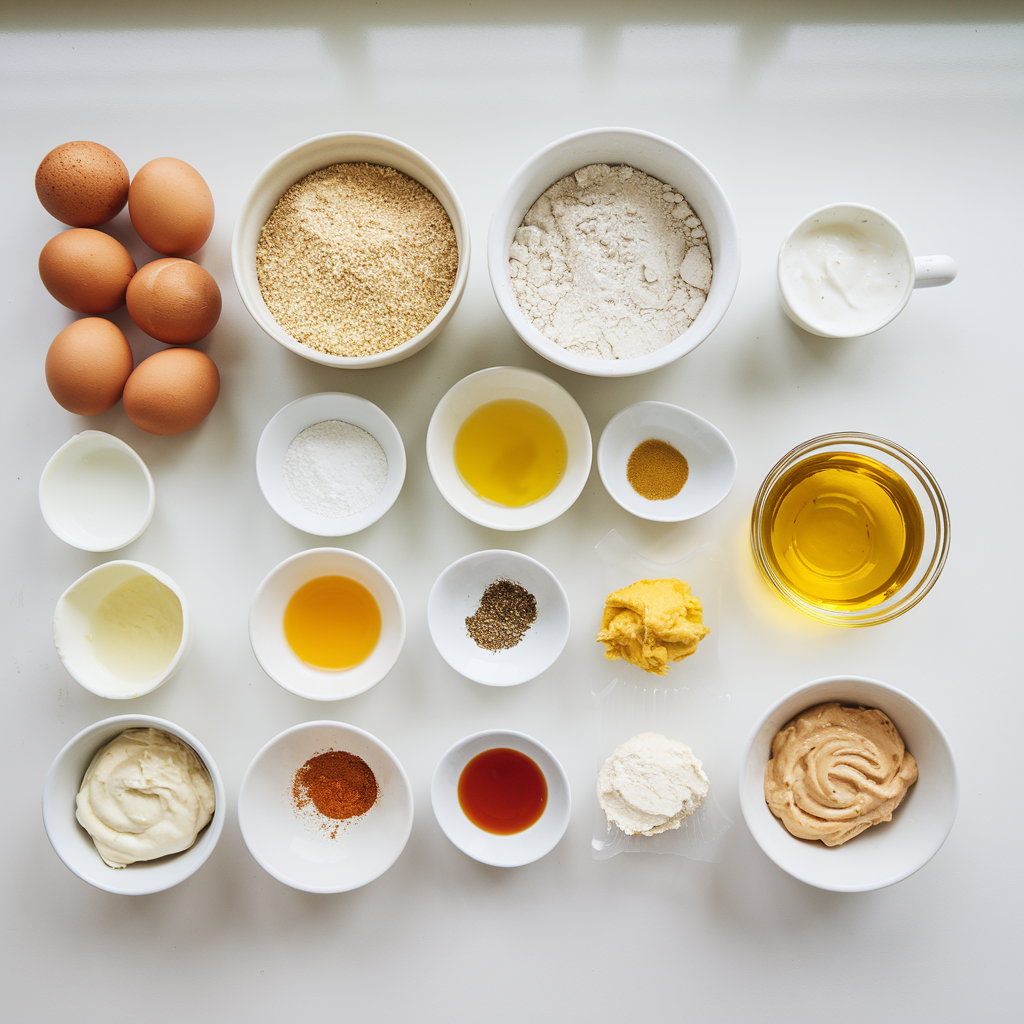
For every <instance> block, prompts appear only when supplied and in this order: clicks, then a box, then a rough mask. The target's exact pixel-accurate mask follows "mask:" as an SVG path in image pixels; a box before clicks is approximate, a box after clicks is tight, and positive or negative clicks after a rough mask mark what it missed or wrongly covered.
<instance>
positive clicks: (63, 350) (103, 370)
mask: <svg viewBox="0 0 1024 1024" xmlns="http://www.w3.org/2000/svg"><path fill="white" fill-rule="evenodd" d="M131 372H132V350H131V347H130V346H129V344H128V340H127V339H126V338H125V336H124V335H123V334H122V333H121V332H120V330H118V328H117V327H115V326H114V324H112V323H111V322H110V321H109V320H104V319H103V318H102V317H97V316H93V317H86V318H85V319H84V320H76V321H75V322H74V323H73V324H69V325H68V326H67V327H65V328H64V330H63V331H61V332H60V334H58V335H57V337H56V338H54V339H53V342H52V343H51V345H50V349H49V351H48V352H47V353H46V383H47V386H48V387H49V389H50V394H51V395H53V397H54V398H55V399H57V401H58V402H59V403H60V404H61V405H62V406H64V408H65V409H67V410H68V412H73V413H76V414H77V415H79V416H96V415H98V414H99V413H101V412H106V411H107V410H108V409H109V408H111V407H112V406H114V405H116V404H117V401H118V399H120V397H121V392H122V391H123V390H124V385H125V381H127V380H128V377H129V375H130V374H131Z"/></svg>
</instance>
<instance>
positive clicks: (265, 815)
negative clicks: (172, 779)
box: [238, 722, 413, 892]
mask: <svg viewBox="0 0 1024 1024" xmlns="http://www.w3.org/2000/svg"><path fill="white" fill-rule="evenodd" d="M328 750H343V751H346V752H347V753H350V754H355V755H356V756H357V757H361V758H362V759H363V760H364V761H365V762H366V763H367V765H369V767H370V770H371V771H372V772H373V774H374V776H375V778H376V779H377V786H378V796H377V802H376V803H375V804H374V805H373V806H372V807H371V808H370V809H369V810H368V811H367V812H366V813H365V814H363V815H362V816H360V817H358V818H352V819H349V820H348V821H342V822H339V823H338V828H337V830H334V829H333V827H329V828H324V827H322V825H323V823H325V822H329V821H330V819H326V818H323V819H321V820H320V821H317V820H316V819H315V817H314V819H313V821H312V822H311V817H312V816H311V814H310V813H308V812H299V811H298V810H297V808H296V807H295V803H294V800H293V798H292V785H293V782H294V779H295V773H296V772H297V771H298V770H299V769H300V768H301V767H302V766H303V765H304V764H305V763H306V761H308V760H309V759H310V758H311V757H313V756H315V755H316V754H322V753H324V752H326V751H328ZM412 818H413V802H412V789H411V787H410V785H409V777H408V776H407V775H406V774H405V769H404V768H402V766H401V764H400V763H399V761H398V758H396V757H395V755H394V754H393V753H392V752H391V751H390V750H389V749H388V748H387V747H386V746H385V745H384V744H383V743H381V741H380V740H379V739H377V737H376V736H371V735H370V733H368V732H364V731H363V730H362V729H357V728H356V727H355V726H354V725H344V724H343V723H341V722H305V723H303V724H302V725H296V726H293V727H292V728H291V729H286V730H285V731H284V732H283V733H281V734H280V735H279V736H275V737H274V738H273V739H272V740H271V741H270V742H269V743H268V744H267V745H266V746H265V747H263V749H262V750H261V751H260V752H259V753H258V754H257V755H256V756H255V757H254V758H253V760H252V764H250V765H249V767H248V769H247V770H246V773H245V776H244V777H243V778H242V786H241V789H240V790H239V792H238V825H239V828H240V829H241V830H242V838H243V839H244V840H245V845H246V846H247V847H248V848H249V852H250V853H251V854H252V856H253V858H254V859H255V860H256V863H257V864H259V865H260V867H261V868H263V870H264V871H266V872H267V873H268V874H270V875H272V876H273V877H274V878H276V879H277V880H278V881H279V882H284V884H285V885H290V886H291V887H292V888H293V889H301V890H303V891H304V892H347V891H348V890H349V889H358V888H359V887H360V886H361V885H366V884H367V883H368V882H372V881H373V880H374V879H375V878H378V877H379V876H380V875H383V874H384V872H385V871H387V869H388V868H389V867H391V865H392V864H394V863H395V861H396V860H398V858H399V856H400V855H401V853H402V851H403V850H404V849H405V844H406V842H408V839H409V833H410V832H411V831H412ZM332 832H335V834H334V835H333V836H332V835H331V833H332Z"/></svg>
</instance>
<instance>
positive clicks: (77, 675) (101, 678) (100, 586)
mask: <svg viewBox="0 0 1024 1024" xmlns="http://www.w3.org/2000/svg"><path fill="white" fill-rule="evenodd" d="M147 576H148V577H152V579H154V580H156V581H157V582H158V583H161V584H163V586H164V587H166V588H167V590H169V591H170V592H171V595H173V597H172V598H168V602H167V603H168V614H169V615H171V616H176V612H177V609H176V608H175V606H174V602H175V600H176V601H177V605H178V606H180V613H181V639H180V641H179V642H178V644H177V647H176V648H175V649H173V653H170V652H169V653H168V656H167V657H166V658H163V659H161V660H160V667H159V668H158V670H156V671H152V667H153V666H152V662H150V663H149V664H148V665H146V666H145V667H144V668H140V669H134V668H133V667H132V666H131V665H130V664H129V663H128V662H127V661H126V660H124V659H123V658H122V659H121V662H120V664H119V665H113V666H112V665H110V664H108V663H107V662H106V661H105V660H104V659H103V655H102V652H100V651H98V649H97V646H96V643H97V640H96V622H97V615H98V613H99V612H100V610H101V607H102V606H103V602H104V600H105V599H106V598H107V597H108V596H109V595H110V594H111V592H112V591H114V590H115V589H116V588H118V587H120V586H122V584H125V583H127V582H128V581H130V580H133V579H136V578H137V577H147ZM161 593H162V592H161ZM131 612H132V614H133V615H134V616H135V617H136V619H137V625H138V627H139V628H138V630H137V631H135V635H136V636H138V637H140V638H142V639H140V640H139V641H138V642H139V643H144V642H151V641H150V638H152V637H154V636H156V630H155V629H154V628H153V618H152V612H153V609H152V608H151V607H150V606H149V605H136V606H135V607H133V608H132V609H131ZM132 625H133V623H128V624H127V627H126V628H125V629H124V630H123V636H124V637H130V636H131V635H132V632H133V631H132V629H131V626H132ZM122 639H123V638H122ZM158 640H159V638H157V641H158ZM53 642H54V644H55V645H56V648H57V654H58V655H59V656H60V660H61V662H62V664H63V665H64V667H65V668H66V669H67V670H68V674H69V675H70V676H71V678H72V679H74V680H75V682H76V683H79V684H80V685H81V686H84V687H85V688H86V689H87V690H89V691H90V693H95V694H96V695H97V696H98V697H109V698H112V699H115V700H123V699H127V698H129V697H139V696H141V695H142V694H144V693H150V692H152V691H153V690H155V689H156V688H157V687H158V686H162V685H163V684H164V683H166V682H167V680H168V679H170V678H171V676H173V675H174V674H175V673H176V672H177V671H178V669H180V668H181V666H182V664H183V663H184V661H185V658H186V657H187V656H188V652H189V651H190V650H191V649H192V615H191V613H190V611H189V605H188V602H187V601H186V600H185V595H184V594H183V593H182V591H181V588H180V587H179V586H178V584H177V583H175V582H174V580H172V579H171V577H170V576H168V575H167V574H166V573H165V572H162V571H161V570H160V569H157V568H155V567H154V566H152V565H146V564H145V563H144V562H132V561H129V560H127V559H122V560H118V561H115V562H104V563H103V565H98V566H96V568H95V569H90V570H89V571H88V572H87V573H86V574H85V575H84V576H82V577H80V578H79V579H77V580H76V581H75V582H74V583H72V584H71V586H70V587H68V589H67V590H65V591H64V593H63V594H61V596H60V599H59V600H58V601H57V607H56V609H55V611H54V613H53ZM113 643H114V644H117V643H118V640H117V638H115V639H114V640H113ZM121 650H122V653H123V648H121Z"/></svg>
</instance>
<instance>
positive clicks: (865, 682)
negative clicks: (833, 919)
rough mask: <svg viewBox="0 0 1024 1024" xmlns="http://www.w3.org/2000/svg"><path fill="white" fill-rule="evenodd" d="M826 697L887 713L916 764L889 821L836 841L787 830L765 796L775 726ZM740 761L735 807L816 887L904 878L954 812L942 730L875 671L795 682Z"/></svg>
mask: <svg viewBox="0 0 1024 1024" xmlns="http://www.w3.org/2000/svg"><path fill="white" fill-rule="evenodd" d="M829 701H838V702H839V703H840V704H849V705H856V706H859V707H865V708H877V709H878V710H879V711H882V712H884V713H885V714H886V715H888V716H889V718H890V719H891V720H892V723H893V725H895V726H896V730H897V731H898V732H899V734H900V736H901V737H902V738H903V742H904V743H905V744H906V748H907V750H908V751H910V753H911V754H913V755H914V758H915V759H916V761H917V766H918V772H919V774H918V780H917V782H915V783H914V785H912V786H911V787H910V789H909V790H908V791H907V795H906V797H905V798H904V800H903V802H902V803H901V804H900V805H899V807H897V808H896V810H895V811H894V812H893V816H892V821H890V822H886V823H884V824H881V825H872V826H871V827H870V828H869V829H867V830H866V831H864V832H862V833H861V834H860V835H859V836H856V837H855V838H854V839H851V840H849V841H848V842H846V843H843V845H842V846H833V847H828V846H825V844H824V843H822V842H820V841H817V840H808V839H797V838H796V837H795V836H793V835H790V833H789V832H788V831H787V830H786V827H785V826H784V825H783V824H782V822H781V821H779V819H778V818H776V817H775V815H774V814H772V812H771V811H770V810H769V809H768V804H767V803H766V802H765V799H764V769H765V765H766V764H767V763H768V759H769V758H770V757H771V745H772V740H773V739H774V738H775V735H776V733H777V732H778V731H779V730H780V729H781V728H782V727H783V726H784V725H785V724H786V723H787V722H789V721H790V720H791V719H793V718H795V717H796V716H797V715H799V714H800V713H801V712H803V711H806V710H807V709H808V708H812V707H814V706H815V705H816V704H824V703H827V702H829ZM740 765H741V767H740V807H741V809H742V811H743V817H744V820H745V821H746V823H747V827H748V828H749V829H750V831H751V833H752V835H753V836H754V839H755V840H756V841H757V844H758V846H760V847H761V849H762V850H763V851H764V852H765V853H766V854H767V855H768V856H769V857H770V858H771V859H772V860H773V861H774V862H775V863H776V864H777V865H778V866H779V867H780V868H782V869H783V870H784V871H788V872H789V874H791V875H792V876H793V877H794V878H798V879H799V880H800V881H801V882H806V883H807V884H808V885H813V886H816V887H817V888H819V889H831V890H832V891H834V892H866V891H867V890H869V889H881V888H884V887H885V886H887V885H892V884H893V883H894V882H899V881H901V880H902V879H904V878H907V877H908V876H909V875H912V874H913V873H914V872H915V871H917V870H918V869H919V868H922V867H924V865H925V864H927V863H928V861H930V860H931V859H932V857H934V856H935V854H936V853H937V852H938V850H939V847H941V846H942V844H943V843H944V842H945V840H946V836H947V835H949V830H950V829H951V828H952V827H953V819H954V818H955V817H956V809H957V803H958V801H959V790H958V786H957V775H956V765H955V763H954V761H953V752H952V751H951V750H950V748H949V742H948V740H947V739H946V736H945V734H944V733H943V731H942V729H941V728H940V727H939V724H938V723H937V722H936V721H935V719H934V718H932V716H931V715H930V714H929V713H928V712H927V711H926V710H925V709H924V708H923V707H921V705H920V704H918V703H917V701H915V700H914V699H913V698H912V697H910V696H908V695H907V694H905V693H903V692H902V691H901V690H897V689H896V688H895V687H894V686H889V685H888V684H887V683H882V682H879V681H878V680H876V679H864V678H862V677H860V676H831V677H829V678H827V679H817V680H815V681H814V682H811V683H806V684H804V685H803V686H799V687H797V688H796V689H795V690H793V691H792V692H790V693H788V694H786V696H785V697H783V698H782V699H781V700H779V701H776V703H775V704H773V705H772V706H771V707H770V708H769V709H768V710H767V711H766V712H765V713H764V715H763V716H762V717H761V721H760V722H758V723H757V725H756V726H755V727H754V731H753V733H752V734H751V737H750V740H749V741H748V742H747V749H746V753H745V755H744V757H743V759H742V760H741V762H740Z"/></svg>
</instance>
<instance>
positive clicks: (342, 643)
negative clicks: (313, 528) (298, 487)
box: [249, 548, 405, 700]
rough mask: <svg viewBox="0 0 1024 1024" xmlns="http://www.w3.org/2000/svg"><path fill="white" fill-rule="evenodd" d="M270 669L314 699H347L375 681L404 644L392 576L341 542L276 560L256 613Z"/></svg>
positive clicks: (256, 637)
mask: <svg viewBox="0 0 1024 1024" xmlns="http://www.w3.org/2000/svg"><path fill="white" fill-rule="evenodd" d="M249 642H250V643H251V644H252V650H253V654H255V655H256V660H257V661H258V662H259V663H260V666H261V667H262V668H263V671H264V672H266V673H267V675H268V676H270V678H271V679H273V680H274V682H275V683H277V684H278V685H280V686H283V687H284V688H285V689H286V690H289V691H290V692H292V693H295V694H298V695H299V696H300V697H307V698H309V699H310V700H343V699H344V698H346V697H354V696H355V695H356V694H357V693H363V692H364V691H366V690H369V689H370V687H372V686H376V685H377V683H379V682H380V681H381V680H382V679H383V678H384V677H385V676H386V675H387V674H388V673H389V672H390V671H391V669H392V668H394V666H395V662H396V661H398V656H399V654H401V652H402V644H403V643H404V642H405V609H404V607H403V605H402V598H401V597H400V596H399V593H398V590H397V589H396V588H395V585H394V584H393V583H392V582H391V580H390V579H389V578H388V577H387V575H386V574H385V573H384V572H383V571H382V570H381V569H380V568H379V567H378V566H377V565H375V564H374V563H373V562H371V561H370V560H369V559H368V558H364V557H363V556H362V555H357V554H356V553H355V552H354V551H345V550H343V549H341V548H313V549H311V550H309V551H300V552H299V553H298V554H297V555H292V557H291V558H286V559H285V560H284V561H283V562H281V564H280V565H277V566H275V567H274V568H273V569H272V570H271V571H270V572H269V573H268V574H267V576H266V578H265V579H264V580H263V582H262V583H261V584H260V586H259V589H258V590H257V591H256V596H255V598H254V599H253V602H252V608H251V609H250V611H249Z"/></svg>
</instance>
